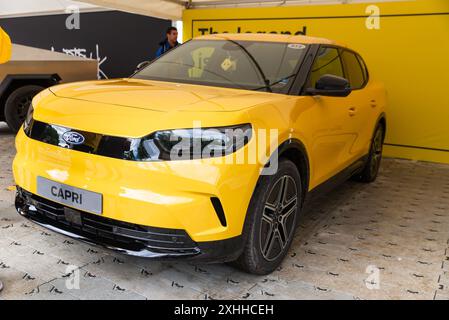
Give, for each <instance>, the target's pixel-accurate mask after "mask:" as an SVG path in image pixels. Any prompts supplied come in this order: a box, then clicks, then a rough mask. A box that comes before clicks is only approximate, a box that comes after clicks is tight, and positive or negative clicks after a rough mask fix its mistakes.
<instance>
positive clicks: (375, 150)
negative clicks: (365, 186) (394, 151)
mask: <svg viewBox="0 0 449 320" xmlns="http://www.w3.org/2000/svg"><path fill="white" fill-rule="evenodd" d="M384 138H385V128H384V126H383V125H382V124H378V125H377V128H376V131H375V132H374V136H373V139H372V142H371V147H370V153H369V155H368V159H367V161H366V164H365V167H364V168H363V170H362V172H361V173H359V174H357V175H355V176H354V177H353V180H355V181H359V182H364V183H371V182H374V181H376V179H377V176H378V174H379V169H380V164H381V162H382V151H383V144H384Z"/></svg>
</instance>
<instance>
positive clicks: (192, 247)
mask: <svg viewBox="0 0 449 320" xmlns="http://www.w3.org/2000/svg"><path fill="white" fill-rule="evenodd" d="M15 205H16V209H17V212H18V213H19V214H20V215H22V216H23V217H25V218H27V219H29V220H30V221H32V222H34V223H36V224H38V225H40V226H43V227H45V228H48V229H50V230H52V231H55V232H58V233H61V234H64V235H66V236H69V237H71V238H74V239H78V240H81V241H84V242H87V243H92V244H95V245H101V246H103V247H106V248H108V249H110V250H114V251H117V252H120V253H123V254H127V255H131V256H137V257H144V258H153V259H170V260H172V259H179V258H182V259H187V260H200V261H202V262H227V261H233V260H235V259H237V258H238V256H239V255H240V254H241V248H242V247H243V246H242V244H243V243H242V237H241V236H239V237H235V238H231V239H226V240H221V241H210V242H198V243H197V242H194V241H193V240H192V239H191V238H190V237H189V235H188V234H187V233H186V232H185V231H184V230H177V229H163V228H154V227H147V226H142V225H137V224H131V223H126V222H122V221H118V220H113V219H109V218H105V217H102V216H98V215H95V214H90V213H87V212H82V211H78V210H73V209H69V208H67V207H65V206H63V205H61V204H58V203H55V202H52V201H50V200H47V199H44V198H42V197H39V196H37V195H35V194H32V193H30V192H28V191H25V190H23V189H22V188H20V187H19V188H18V190H17V195H16V201H15ZM73 215H75V216H76V218H74V217H73Z"/></svg>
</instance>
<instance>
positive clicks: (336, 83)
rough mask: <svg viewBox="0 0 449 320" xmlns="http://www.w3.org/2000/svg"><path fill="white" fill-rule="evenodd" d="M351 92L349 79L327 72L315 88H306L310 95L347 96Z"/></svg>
mask: <svg viewBox="0 0 449 320" xmlns="http://www.w3.org/2000/svg"><path fill="white" fill-rule="evenodd" d="M351 92H352V89H351V85H350V84H349V81H348V80H347V79H345V78H342V77H338V76H334V75H330V74H325V75H323V76H322V77H321V78H319V79H318V81H317V82H316V85H315V88H309V89H307V90H306V93H307V94H308V95H312V96H329V97H347V96H349V95H350V94H351Z"/></svg>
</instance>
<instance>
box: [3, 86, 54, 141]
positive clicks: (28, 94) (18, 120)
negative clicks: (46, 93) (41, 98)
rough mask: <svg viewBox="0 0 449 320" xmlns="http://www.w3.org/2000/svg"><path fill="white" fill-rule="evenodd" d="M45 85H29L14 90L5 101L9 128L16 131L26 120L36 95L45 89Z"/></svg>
mask: <svg viewBox="0 0 449 320" xmlns="http://www.w3.org/2000/svg"><path fill="white" fill-rule="evenodd" d="M44 89H45V88H44V87H41V86H36V85H27V86H23V87H20V88H18V89H16V90H14V91H13V92H12V93H11V94H10V95H9V97H8V99H7V100H6V103H5V119H6V123H7V124H8V126H9V128H10V129H11V130H12V131H13V132H14V133H16V132H17V131H19V129H20V126H21V125H22V123H23V121H25V118H26V115H27V113H28V109H29V108H30V105H31V101H32V100H33V98H34V96H35V95H36V94H38V93H39V92H41V91H42V90H44Z"/></svg>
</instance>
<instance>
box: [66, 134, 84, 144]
mask: <svg viewBox="0 0 449 320" xmlns="http://www.w3.org/2000/svg"><path fill="white" fill-rule="evenodd" d="M62 139H64V141H65V142H67V143H68V144H71V145H76V146H77V145H80V144H83V143H84V141H85V140H86V139H85V138H84V136H83V135H82V134H80V133H78V132H73V131H67V132H66V133H64V134H63V135H62Z"/></svg>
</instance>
